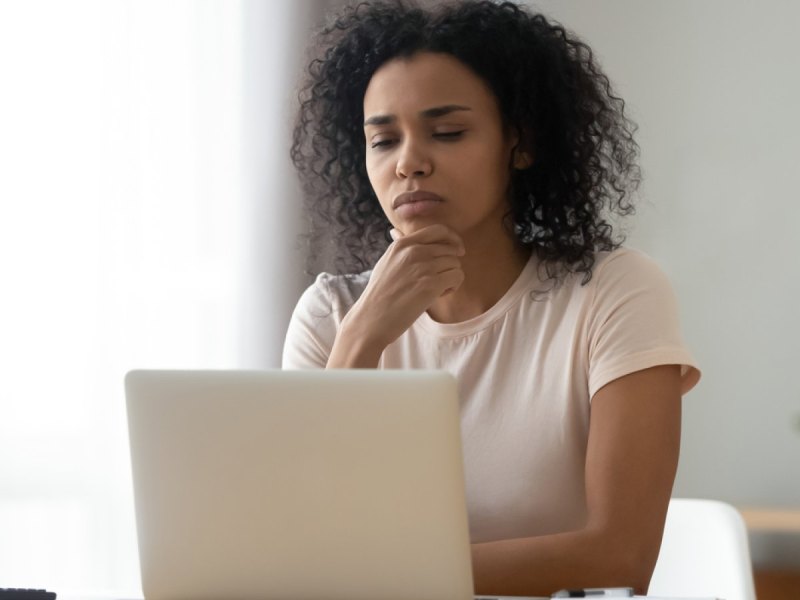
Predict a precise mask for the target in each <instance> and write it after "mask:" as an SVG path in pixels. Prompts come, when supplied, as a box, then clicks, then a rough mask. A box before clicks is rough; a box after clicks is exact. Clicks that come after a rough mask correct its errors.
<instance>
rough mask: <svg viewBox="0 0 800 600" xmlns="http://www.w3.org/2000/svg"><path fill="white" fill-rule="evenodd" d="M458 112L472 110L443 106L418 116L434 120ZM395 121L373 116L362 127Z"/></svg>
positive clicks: (422, 112)
mask: <svg viewBox="0 0 800 600" xmlns="http://www.w3.org/2000/svg"><path fill="white" fill-rule="evenodd" d="M459 110H472V109H471V108H470V107H468V106H461V105H459V104H447V105H445V106H435V107H433V108H426V109H425V110H423V111H420V113H419V116H420V117H422V118H423V119H435V118H436V117H442V116H444V115H448V114H450V113H452V112H456V111H459ZM395 120H396V117H395V116H394V115H375V116H374V117H370V118H369V119H367V120H366V121H364V127H366V126H367V125H387V124H389V123H393V122H394V121H395Z"/></svg>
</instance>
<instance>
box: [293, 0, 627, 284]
mask: <svg viewBox="0 0 800 600" xmlns="http://www.w3.org/2000/svg"><path fill="white" fill-rule="evenodd" d="M421 51H424V52H436V53H447V54H449V55H452V56H454V57H455V58H457V59H458V60H460V61H461V62H462V63H463V64H464V65H466V66H467V67H468V68H470V69H471V70H472V71H473V72H474V73H476V74H477V75H478V76H479V77H480V78H482V79H483V80H484V81H485V82H487V83H488V85H489V87H490V88H491V90H492V91H493V92H494V94H495V96H496V98H497V100H498V103H499V107H500V112H501V115H502V119H503V122H504V123H503V124H504V125H505V126H512V127H515V128H516V129H517V131H519V132H522V133H523V137H524V138H525V139H526V140H527V143H528V144H529V147H530V149H531V150H532V155H533V157H534V162H533V165H532V166H531V167H529V168H527V169H525V170H511V183H510V186H509V188H510V189H509V201H510V207H511V209H510V211H509V213H508V214H507V215H506V226H507V227H509V228H510V231H511V232H513V234H514V235H515V236H516V239H517V240H518V242H519V243H520V244H522V245H524V246H526V247H529V248H531V249H532V250H533V251H534V252H536V253H537V255H538V257H539V258H540V260H541V261H542V264H543V265H545V267H546V273H547V277H548V278H550V279H553V280H556V281H558V280H559V279H560V277H561V275H563V274H566V273H569V272H576V273H582V274H583V280H582V281H583V283H584V284H585V283H586V282H588V281H589V280H590V279H591V276H592V268H593V265H594V263H595V253H596V252H597V251H601V250H612V249H614V248H617V247H619V245H620V244H621V243H622V242H623V240H624V236H623V235H621V234H620V232H619V231H618V227H616V229H617V230H616V231H615V227H612V224H611V221H612V220H614V218H615V217H621V216H626V215H629V214H631V213H632V212H633V210H634V209H633V203H632V201H631V195H632V194H633V192H635V191H636V189H637V188H638V187H639V184H640V183H641V171H640V169H639V166H638V164H637V159H638V156H639V146H638V144H637V143H636V142H635V141H634V139H633V134H634V133H635V131H636V129H637V126H636V125H635V123H633V122H632V121H631V120H630V119H629V118H628V117H627V116H626V115H625V112H624V109H625V102H624V101H623V100H622V99H621V98H619V97H617V96H615V95H614V93H612V88H611V84H610V82H609V79H608V78H607V77H606V75H604V74H603V72H602V71H601V70H600V67H599V66H598V63H597V61H596V59H595V58H594V56H593V53H592V51H591V49H590V48H589V47H588V46H587V45H586V44H584V43H583V42H581V41H580V40H578V39H577V38H576V37H575V35H574V34H573V33H571V32H568V31H567V30H566V29H565V28H564V27H563V26H561V25H560V24H558V23H556V22H554V21H552V20H550V21H549V20H548V19H547V18H546V17H545V16H543V15H541V14H532V13H531V12H529V11H528V10H527V9H525V8H524V7H522V6H519V5H517V4H514V3H512V2H500V3H498V2H492V1H489V0H459V1H456V2H450V3H446V4H440V5H438V6H433V7H430V8H422V7H420V6H418V5H416V4H414V3H413V2H411V1H408V0H387V1H376V2H360V3H358V4H356V5H351V6H348V7H346V8H345V9H344V10H343V11H342V12H341V13H340V14H339V15H338V16H336V17H335V18H334V20H333V21H332V22H330V23H329V24H328V25H326V26H325V27H323V28H322V29H321V31H320V32H319V33H318V35H317V38H316V44H315V45H314V46H313V47H312V52H313V53H314V54H313V59H312V60H311V61H310V63H309V66H308V70H307V73H306V75H305V77H306V78H305V81H304V82H303V83H302V84H301V86H300V91H299V102H300V105H299V111H298V114H297V118H296V121H295V124H294V131H293V141H292V147H291V159H292V162H293V163H294V165H295V167H296V168H297V170H298V173H299V174H300V178H301V182H302V184H303V190H304V194H305V201H306V206H307V218H308V219H309V221H310V223H309V224H310V228H309V229H310V232H309V234H308V237H307V239H308V241H309V242H310V248H309V250H310V254H309V263H308V267H309V272H310V273H312V274H314V273H316V272H319V271H320V270H322V269H323V268H324V270H330V271H334V272H337V271H338V272H358V271H363V270H366V269H369V268H371V267H372V265H373V264H374V263H375V261H376V260H377V259H378V258H379V257H380V255H381V254H382V253H383V252H384V251H385V249H386V247H387V245H388V243H389V242H390V239H389V236H388V230H389V228H390V224H389V221H388V219H387V218H386V216H385V215H384V213H383V211H382V209H381V206H380V204H379V202H378V199H377V196H376V195H375V193H374V191H373V190H372V187H371V185H370V182H369V180H368V178H367V171H366V166H365V156H366V144H365V138H364V131H363V121H364V116H363V100H364V94H365V91H366V89H367V86H368V84H369V82H370V79H371V77H372V75H373V74H374V73H375V71H376V70H378V68H379V67H380V66H381V65H383V64H384V63H386V62H387V61H389V60H391V59H394V58H407V57H410V56H412V55H413V54H415V53H417V52H421ZM526 132H527V135H526ZM509 168H510V167H509Z"/></svg>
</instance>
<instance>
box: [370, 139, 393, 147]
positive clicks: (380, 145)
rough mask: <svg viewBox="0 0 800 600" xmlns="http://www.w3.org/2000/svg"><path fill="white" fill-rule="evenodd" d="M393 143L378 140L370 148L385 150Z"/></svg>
mask: <svg viewBox="0 0 800 600" xmlns="http://www.w3.org/2000/svg"><path fill="white" fill-rule="evenodd" d="M391 143H392V140H377V141H375V142H372V145H371V146H370V148H383V147H386V146H388V145H389V144H391Z"/></svg>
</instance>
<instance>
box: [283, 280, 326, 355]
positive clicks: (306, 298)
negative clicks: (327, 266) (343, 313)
mask: <svg viewBox="0 0 800 600" xmlns="http://www.w3.org/2000/svg"><path fill="white" fill-rule="evenodd" d="M336 317H337V315H336V311H335V310H334V302H333V299H332V294H331V290H330V287H329V286H328V282H327V275H326V274H324V273H323V274H321V275H319V276H318V277H317V279H316V281H314V283H313V284H312V285H311V286H310V287H309V288H308V289H307V290H306V291H305V292H303V295H302V296H301V297H300V300H298V302H297V306H295V309H294V312H293V313H292V318H291V319H290V321H289V327H288V329H287V331H286V339H285V340H284V344H283V359H282V361H281V365H282V367H283V368H284V369H324V368H325V365H327V364H328V357H329V356H330V353H331V348H333V342H334V340H335V339H336V328H337V318H336Z"/></svg>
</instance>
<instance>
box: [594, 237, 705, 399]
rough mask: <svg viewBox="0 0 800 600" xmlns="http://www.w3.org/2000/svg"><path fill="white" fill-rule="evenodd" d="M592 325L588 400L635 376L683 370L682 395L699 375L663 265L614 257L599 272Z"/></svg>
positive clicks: (628, 255)
mask: <svg viewBox="0 0 800 600" xmlns="http://www.w3.org/2000/svg"><path fill="white" fill-rule="evenodd" d="M595 278H596V280H595V282H594V284H595V288H594V296H593V298H592V307H591V311H590V314H591V318H590V323H589V340H588V343H589V397H590V398H591V397H593V396H594V394H595V393H596V392H597V390H599V389H600V388H601V387H603V386H604V385H606V384H607V383H610V382H611V381H613V380H614V379H618V378H619V377H622V376H624V375H628V374H630V373H633V372H635V371H640V370H642V369H647V368H650V367H655V366H658V365H668V364H677V365H680V366H681V393H682V394H685V393H687V392H688V391H689V390H691V389H692V388H693V387H694V386H695V384H697V382H698V380H699V379H700V370H699V369H698V367H697V364H696V363H695V360H694V358H693V357H692V355H691V353H690V352H689V350H688V349H687V348H686V346H685V344H684V342H683V339H682V335H681V328H680V319H679V311H678V302H677V298H676V297H675V293H674V291H673V289H672V285H671V284H670V282H669V279H668V278H667V276H666V275H665V274H664V272H663V271H662V270H661V269H660V268H659V266H658V265H657V264H656V263H655V262H654V261H653V260H652V259H651V258H649V257H648V256H646V255H645V254H643V253H641V252H638V251H634V250H628V249H625V250H619V251H616V252H612V253H611V254H610V255H609V256H608V257H607V258H606V260H605V261H604V262H603V263H601V264H600V265H599V266H598V268H597V270H596V271H595Z"/></svg>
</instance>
